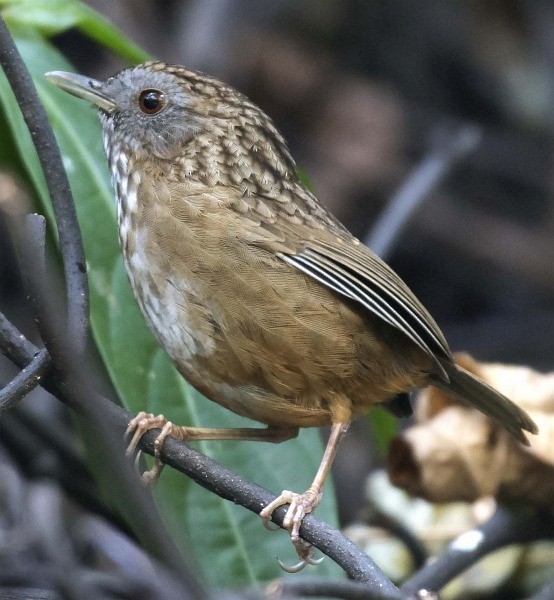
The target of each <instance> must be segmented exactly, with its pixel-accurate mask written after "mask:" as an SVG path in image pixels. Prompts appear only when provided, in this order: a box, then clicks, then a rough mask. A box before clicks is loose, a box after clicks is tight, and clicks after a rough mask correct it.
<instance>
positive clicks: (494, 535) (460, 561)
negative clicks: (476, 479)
mask: <svg viewBox="0 0 554 600" xmlns="http://www.w3.org/2000/svg"><path fill="white" fill-rule="evenodd" d="M553 537H554V519H553V517H552V516H551V515H549V514H548V513H536V512H534V513H531V514H530V513H529V512H518V511H510V510H508V509H506V508H504V507H501V506H500V507H498V509H497V510H496V512H495V513H494V515H493V516H492V517H491V518H490V519H489V520H488V521H486V522H485V523H483V524H482V525H480V526H479V527H477V528H475V529H472V530H471V531H466V532H465V533H463V534H462V535H461V536H459V537H458V538H457V539H456V540H454V542H452V544H450V546H449V548H448V549H447V550H446V552H444V553H443V554H442V555H441V556H439V557H438V558H437V559H436V560H435V561H433V562H432V563H431V564H429V565H427V566H426V567H424V568H423V569H421V570H420V571H418V572H417V573H416V574H415V575H414V576H413V577H411V578H410V579H408V581H406V582H405V583H404V585H403V586H402V587H401V588H400V591H401V592H402V593H404V594H408V595H409V594H413V593H415V592H417V591H418V590H420V589H429V590H436V591H438V590H440V589H441V588H442V587H443V586H444V585H446V584H447V583H448V582H449V581H451V580H452V579H453V578H454V577H455V576H456V575H459V574H460V573H462V572H463V571H464V570H465V569H467V568H468V567H469V566H471V565H472V564H474V563H476V562H477V561H478V560H479V559H480V558H482V557H483V556H485V555H486V554H489V553H490V552H493V551H494V550H498V549H499V548H503V547H504V546H508V545H509V544H515V543H519V544H523V543H526V542H531V541H535V540H541V539H552V538H553Z"/></svg>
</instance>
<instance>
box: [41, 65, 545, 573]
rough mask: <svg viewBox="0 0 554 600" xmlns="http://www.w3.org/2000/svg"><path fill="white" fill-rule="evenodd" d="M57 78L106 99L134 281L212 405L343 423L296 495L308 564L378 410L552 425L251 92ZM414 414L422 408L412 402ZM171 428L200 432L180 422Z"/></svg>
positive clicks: (294, 522) (167, 73) (152, 80)
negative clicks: (443, 311)
mask: <svg viewBox="0 0 554 600" xmlns="http://www.w3.org/2000/svg"><path fill="white" fill-rule="evenodd" d="M51 79H52V80H53V81H54V82H55V83H57V84H58V85H60V87H62V88H64V89H66V90H67V91H69V92H71V93H74V94H75V95H78V96H81V97H86V98H87V99H90V100H92V101H93V102H95V103H96V104H97V105H98V106H99V107H100V114H101V120H102V125H103V131H104V143H105V147H106V153H107V156H108V160H109V163H110V166H111V169H112V173H113V179H114V184H115V188H116V192H117V196H118V207H119V208H118V214H119V233H120V241H121V246H122V250H123V256H124V260H125V266H126V269H127V273H128V275H129V279H130V281H131V285H132V287H133V290H134V293H135V296H136V298H137V300H138V303H139V305H140V307H141V310H142V312H143V314H144V315H145V317H146V320H147V321H148V324H149V326H150V327H151V329H152V331H153V332H154V334H155V335H156V337H157V338H158V340H159V342H160V343H161V344H162V345H163V346H164V348H165V349H166V350H167V352H168V353H169V355H170V357H171V358H172V360H173V362H174V363H175V365H176V367H177V368H178V370H179V371H180V372H181V374H182V375H183V376H184V377H185V378H186V379H187V380H188V381H190V382H191V383H192V385H194V386H195V387H196V388H197V389H199V390H200V391H201V392H203V393H204V394H205V395H206V396H207V397H208V398H210V399H211V400H213V401H215V402H218V403H219V404H221V405H223V406H225V407H226V408H228V409H230V410H232V411H234V412H236V413H238V414H241V415H244V416H247V417H250V418H252V419H255V420H257V421H259V422H261V423H265V424H266V425H268V430H265V431H269V434H267V438H268V441H277V439H279V441H280V440H281V439H283V436H284V437H290V436H291V435H293V433H292V434H290V432H291V431H292V432H294V431H295V430H296V429H297V428H298V427H310V426H318V425H323V424H332V425H333V427H334V430H333V431H334V434H333V435H332V444H333V445H332V447H330V446H328V449H327V454H326V458H325V459H324V461H323V463H322V467H321V468H320V471H319V472H318V475H317V477H316V480H314V484H312V486H311V487H310V489H309V490H308V491H307V492H306V493H305V494H301V495H299V494H296V495H295V494H292V495H291V493H286V494H284V495H283V496H282V497H281V498H280V500H279V502H280V503H283V502H285V501H289V500H292V503H293V506H292V507H291V509H290V510H289V513H288V516H287V518H288V525H289V528H290V529H291V533H292V536H293V539H295V541H296V546H297V549H298V550H299V553H300V554H301V556H302V558H303V559H304V560H305V561H307V562H310V561H311V560H312V559H311V551H310V550H309V549H307V547H306V546H305V545H303V544H302V542H301V541H300V540H298V530H299V527H300V523H301V520H302V518H303V516H304V514H306V513H308V512H310V511H311V510H313V508H314V507H315V506H316V505H317V503H318V502H319V499H320V496H321V487H322V485H323V479H324V478H325V475H326V473H327V471H328V468H329V466H330V462H331V461H332V458H333V456H334V452H335V449H336V444H337V443H338V441H339V439H340V437H341V436H342V435H343V433H344V432H345V431H346V428H347V426H348V424H349V423H350V421H351V420H352V419H354V418H356V417H358V416H361V415H363V414H365V413H367V412H368V411H369V409H370V408H371V406H372V405H374V404H376V403H380V402H386V401H392V400H393V399H394V398H395V397H397V396H398V395H399V394H404V393H406V392H408V391H409V390H411V389H413V388H417V387H422V386H425V385H427V384H429V383H431V382H433V383H436V384H439V385H441V386H443V387H445V388H447V389H449V390H450V391H452V392H454V393H456V394H459V395H460V396H461V397H463V398H464V399H465V400H466V401H468V402H470V403H472V404H474V405H475V406H477V407H478V408H479V409H480V410H482V411H483V412H485V413H486V414H488V415H489V416H491V417H493V418H496V419H498V420H499V421H500V422H502V424H503V425H504V426H505V427H506V428H507V429H508V430H509V431H510V432H511V433H513V434H514V435H515V436H516V437H518V439H520V440H521V441H522V442H525V441H526V438H525V436H524V435H523V433H522V429H523V430H527V431H531V432H533V431H535V430H536V428H535V425H534V423H533V422H532V421H531V419H530V418H529V417H528V416H527V415H526V414H525V413H524V412H523V411H521V410H520V409H519V408H518V407H517V406H515V405H514V404H513V403H511V402H510V401H509V400H508V399H507V398H505V397H504V396H502V395H500V394H499V393H497V392H496V391H494V390H492V388H489V387H488V386H485V385H484V384H483V383H482V382H480V381H479V380H477V379H476V378H474V377H473V376H470V375H468V374H467V373H466V372H464V371H463V370H461V369H459V368H458V367H456V366H455V365H454V363H453V361H452V356H451V354H450V350H449V348H448V345H447V342H446V340H445V339H444V336H443V334H442V333H441V331H440V329H439V328H438V326H437V324H436V323H435V321H434V320H433V319H432V317H431V316H430V315H429V313H428V312H427V311H426V309H425V308H424V307H423V306H422V305H421V303H420V302H419V301H418V300H417V298H416V297H415V296H414V295H413V293H412V292H411V291H410V290H409V288H408V287H407V286H406V285H405V284H404V282H403V281H402V280H401V279H400V278H399V277H398V276H397V275H396V274H395V273H394V272H393V271H392V270H391V269H390V268H389V267H388V266H387V265H386V264H385V263H383V262H382V261H381V260H380V259H379V258H378V257H377V256H375V255H374V254H373V253H372V252H371V251H370V250H369V249H367V248H366V247H365V246H364V245H362V244H361V243H360V242H359V241H358V240H357V239H356V238H354V236H352V235H351V234H350V233H349V232H348V231H347V230H346V229H345V228H344V227H343V226H342V225H341V224H340V223H339V222H338V221H337V220H336V219H335V218H334V217H333V216H332V215H330V214H329V213H328V212H327V211H326V210H325V209H324V208H323V207H322V206H321V205H320V204H319V202H318V201H317V199H316V198H315V197H314V196H313V195H312V194H311V193H310V192H309V191H308V190H306V189H305V188H304V187H303V185H302V184H301V183H300V181H299V180H298V177H297V175H296V168H295V163H294V161H293V159H292V158H291V156H290V153H289V151H288V149H287V147H286V144H285V142H284V140H283V138H282V137H281V135H280V134H279V133H278V131H277V130H276V129H275V127H274V125H273V123H272V122H271V120H270V119H269V117H267V115H265V113H263V111H261V110H260V109H259V108H258V107H257V106H255V105H254V104H252V103H251V102H250V101H249V100H248V99H247V98H246V97H244V96H243V95H241V94H240V93H238V92H237V91H235V90H234V89H232V88H230V87H228V86H226V85H225V84H223V83H221V82H219V81H217V80H216V79H213V78H211V77H208V76H206V75H203V74H200V73H195V72H193V71H189V70H186V69H184V68H182V67H175V66H169V65H166V64H164V63H161V62H151V63H146V64H144V65H139V66H137V67H134V68H132V69H128V70H126V71H123V72H121V73H119V74H118V75H116V76H114V77H113V78H111V79H109V80H108V81H107V82H105V83H101V82H94V81H91V80H87V79H86V78H79V77H78V76H74V75H68V74H59V73H54V74H51ZM95 93H96V94H97V97H98V100H97V101H95V99H94V94H95ZM158 100H159V103H158ZM397 404H398V403H397ZM398 407H399V409H401V410H402V411H404V412H405V409H406V406H405V403H403V404H402V405H400V404H398ZM398 407H397V408H398ZM139 420H140V419H139ZM135 425H136V423H135ZM159 425H160V422H159V421H151V422H150V424H149V425H147V426H159ZM141 427H142V425H141ZM141 431H142V429H141ZM186 431H187V434H186V436H187V439H190V437H191V433H190V432H191V430H190V429H187V430H186ZM207 431H212V432H213V431H216V430H202V432H203V434H202V435H204V434H205V435H208V434H207V433H206V432H207ZM254 431H257V430H254ZM164 432H165V433H164V435H166V434H169V435H176V436H181V437H183V436H185V433H183V432H182V431H181V433H179V429H178V428H175V427H173V426H171V427H166V428H165V429H164ZM279 432H280V433H279ZM335 434H336V435H335ZM198 435H201V434H198ZM215 435H216V434H213V433H212V435H211V438H212V439H213V438H214V436H215ZM279 435H281V437H279ZM220 437H223V434H220ZM227 437H229V436H227ZM231 437H237V436H236V435H231ZM240 437H243V438H244V439H247V438H250V439H260V437H261V438H263V437H264V434H262V433H258V434H252V435H250V436H249V435H248V434H245V435H242V436H240ZM161 441H163V437H162V438H161ZM274 507H275V506H273V505H272V506H271V507H268V508H270V510H268V509H265V511H264V512H263V516H264V518H265V520H266V521H267V520H268V519H269V518H270V516H271V511H272V510H273V508H274Z"/></svg>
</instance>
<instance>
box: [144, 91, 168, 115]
mask: <svg viewBox="0 0 554 600" xmlns="http://www.w3.org/2000/svg"><path fill="white" fill-rule="evenodd" d="M138 102H139V108H140V110H142V112H143V113H145V114H147V115H155V114H156V113H158V112H160V110H162V108H163V107H164V104H165V94H164V93H163V92H160V90H142V92H141V93H140V95H139V99H138Z"/></svg>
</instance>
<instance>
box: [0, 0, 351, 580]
mask: <svg viewBox="0 0 554 600" xmlns="http://www.w3.org/2000/svg"><path fill="white" fill-rule="evenodd" d="M0 3H1V6H2V14H3V16H5V17H6V19H7V21H8V23H9V26H10V28H11V30H12V33H13V35H14V37H15V39H16V43H17V45H18V48H19V50H20V52H21V54H22V56H23V58H24V60H25V62H26V64H27V66H28V68H29V70H30V71H31V74H32V76H33V79H34V81H35V85H36V86H37V90H38V92H39V95H40V98H41V100H42V102H43V103H44V105H45V107H46V110H47V112H48V115H49V118H50V120H51V123H52V125H53V127H54V130H55V133H56V136H57V139H58V143H59V144H60V148H61V152H62V156H63V160H64V164H65V167H66V170H67V173H68V176H69V179H70V184H71V188H72V191H73V194H74V198H75V202H76V206H77V212H78V217H79V222H80V224H81V228H82V234H83V241H84V245H85V252H86V256H87V270H88V274H89V282H90V293H91V325H92V331H93V335H94V339H95V341H96V344H97V346H98V350H99V352H100V354H101V356H102V358H103V360H104V363H105V366H106V369H107V370H108V372H109V374H110V376H111V379H112V382H113V384H114V386H115V388H116V390H117V391H118V393H119V395H120V398H121V400H122V402H123V404H124V405H125V406H126V407H127V408H128V409H129V410H131V411H133V412H137V411H139V410H147V411H151V412H155V413H158V412H163V413H164V414H166V416H167V417H168V418H169V419H171V420H172V421H173V422H176V423H183V424H187V425H191V426H208V425H211V426H222V427H232V426H239V425H240V426H244V425H245V419H242V418H239V417H238V416H236V415H233V414H231V413H228V412H226V411H224V410H223V409H221V408H220V407H219V406H217V405H216V404H214V403H212V402H209V401H207V400H206V399H204V398H203V397H202V396H201V395H200V394H199V393H197V392H196V391H195V390H194V389H192V388H191V387H190V386H189V385H188V384H187V383H186V382H185V381H184V380H183V379H182V378H181V377H180V376H179V375H178V373H177V372H176V371H175V369H174V367H173V366H172V364H171V363H170V361H169V359H168V357H167V355H166V354H165V352H163V351H162V350H161V349H160V348H159V347H158V344H157V343H156V342H155V340H154V338H153V336H152V334H151V333H150V331H149V330H148V328H147V327H146V324H145V322H144V319H143V318H142V316H141V314H140V312H139V310H138V307H137V305H136V303H135V300H134V298H133V295H132V292H131V289H130V286H129V284H128V281H127V277H126V275H125V271H124V268H123V264H122V261H121V257H120V252H119V247H118V243H117V224H116V211H115V202H114V194H113V191H112V188H111V186H110V182H109V173H108V169H107V166H106V160H105V156H104V152H103V149H102V145H101V132H100V125H99V123H98V120H97V118H96V115H95V111H94V110H93V109H92V108H90V107H87V106H86V105H85V104H84V103H83V102H82V101H79V100H77V99H75V98H72V97H70V96H68V95H67V94H65V93H63V92H61V91H60V90H58V89H56V88H55V87H54V86H52V85H50V84H49V83H48V82H47V81H46V79H45V78H44V75H43V74H44V72H46V71H49V70H66V71H70V70H72V67H71V65H70V64H69V63H68V62H67V61H66V60H65V59H64V57H63V56H62V55H61V54H60V53H59V52H58V51H57V50H56V49H55V48H54V47H53V46H52V45H51V44H50V43H49V42H48V41H47V40H46V39H45V35H49V34H53V33H58V32H59V31H61V30H63V29H65V28H67V27H72V26H76V27H78V28H79V29H80V30H81V31H82V32H83V33H86V34H87V35H89V36H90V37H92V38H94V39H95V40H96V41H99V42H100V43H102V44H103V45H105V46H106V47H108V48H110V49H111V50H113V51H114V52H117V53H119V54H120V55H122V56H125V57H126V58H128V59H129V60H132V61H138V60H143V59H144V58H145V57H146V55H145V53H144V52H142V51H141V50H140V49H139V48H137V47H136V46H135V45H134V44H132V43H130V42H128V41H127V40H125V38H124V37H123V36H122V35H121V34H120V33H119V32H118V31H117V30H116V29H115V28H114V27H113V26H112V25H110V24H109V23H108V22H107V21H106V20H105V19H104V18H103V17H101V16H100V15H98V14H97V13H95V12H94V11H92V10H91V9H90V8H88V7H85V6H84V5H82V4H81V3H79V2H75V1H72V0H53V1H46V0H44V1H38V0H35V1H31V0H27V1H25V0H21V1H15V0H14V1H11V2H10V1H5V0H0ZM0 102H1V106H2V112H3V117H4V119H5V122H4V121H0V126H3V127H4V130H2V131H1V132H0V135H2V138H3V139H4V140H5V139H6V138H9V140H10V142H9V143H10V144H11V143H15V145H16V147H17V149H18V152H19V155H20V157H21V160H22V162H23V164H24V166H25V170H26V178H27V181H28V183H29V185H30V187H32V188H34V190H35V192H36V194H37V197H38V199H39V202H40V205H41V207H42V210H43V211H44V213H45V214H46V216H47V218H48V221H49V224H50V227H52V228H54V227H53V223H54V222H53V214H52V209H51V206H50V201H49V197H48V192H47V189H46V186H45V182H44V178H43V175H42V171H41V169H40V165H39V162H38V157H37V155H36V152H35V150H34V148H33V145H32V142H31V138H30V136H29V133H28V131H27V129H26V127H25V124H24V122H23V119H22V117H21V114H20V112H19V109H18V106H17V103H16V101H15V98H14V96H13V94H12V92H11V90H10V88H9V85H8V83H7V80H6V79H5V77H4V76H3V74H2V75H1V76H0ZM6 122H7V124H8V125H9V131H6V130H5V123H6ZM0 166H1V165H0ZM246 424H248V423H246ZM198 447H199V449H200V451H202V452H203V453H205V454H207V455H209V456H211V457H212V458H214V459H215V460H218V461H220V462H222V463H224V464H225V465H226V466H227V467H229V468H231V469H233V470H236V471H237V472H240V473H241V475H243V476H245V477H246V478H248V479H249V480H252V481H254V482H256V483H258V484H260V485H262V486H264V487H266V488H268V489H270V490H272V491H273V492H279V491H280V490H281V489H283V488H287V489H297V490H299V491H301V490H304V489H306V487H307V486H308V485H309V483H310V481H311V479H312V477H313V475H314V474H315V472H316V470H317V466H318V463H319V461H320V459H321V456H322V444H321V441H320V438H319V434H318V431H317V430H315V429H311V430H306V431H303V432H301V434H300V436H299V438H297V439H295V440H291V441H288V442H286V443H284V444H282V445H277V446H276V445H272V444H262V443H253V442H245V443H236V442H200V443H199V444H198ZM155 495H156V496H157V500H158V506H159V508H160V512H161V514H162V517H163V518H164V520H165V522H166V523H167V524H168V527H169V530H170V531H171V532H172V534H173V535H174V536H175V538H176V540H177V542H178V543H181V544H183V543H186V542H185V541H184V539H183V538H182V537H181V536H180V533H179V532H181V531H184V530H185V531H186V532H187V533H188V535H189V536H190V538H191V540H192V543H193V545H194V548H195V550H196V552H197V555H198V560H199V562H200V564H201V565H204V567H205V574H206V577H207V578H208V579H209V580H211V581H212V583H217V584H218V585H219V586H221V585H222V584H224V585H229V586H236V585H244V584H257V583H261V582H264V581H267V580H269V579H272V578H274V577H276V576H278V575H279V574H280V569H279V567H278V564H277V562H276V560H275V557H276V556H280V557H281V558H282V559H284V560H285V561H286V560H287V557H289V559H288V560H290V561H291V562H292V561H294V552H293V550H292V546H291V545H290V541H289V539H288V535H287V534H286V533H285V532H277V533H268V532H266V531H265V530H264V529H263V527H262V524H261V522H260V520H259V518H258V517H256V516H255V515H252V514H251V513H248V512H247V511H245V510H244V509H242V508H240V507H237V506H235V505H232V504H231V503H229V502H227V501H224V500H222V499H220V498H219V497H217V496H215V495H213V494H210V493H208V492H207V491H205V490H204V489H202V488H200V487H199V486H198V485H196V484H192V483H191V482H190V481H189V480H188V479H187V478H186V477H184V476H182V475H181V474H178V473H176V472H172V471H171V470H169V469H168V470H167V472H164V474H163V476H162V477H161V480H160V482H159V483H158V485H157V486H156V490H155ZM119 508H120V509H121V510H123V511H124V510H125V506H120V507H119ZM318 516H319V517H320V518H321V519H324V520H325V521H327V522H328V523H330V524H332V525H336V507H335V501H334V495H333V489H332V485H329V486H328V487H327V489H326V493H325V495H324V498H323V502H322V503H321V505H320V506H319V508H318ZM317 573H318V575H320V576H331V575H332V576H334V577H337V576H340V574H341V573H342V571H341V570H340V569H339V568H338V567H337V566H336V565H335V564H334V563H332V562H331V561H329V560H327V561H325V562H324V563H323V564H322V565H321V566H320V567H318V571H317Z"/></svg>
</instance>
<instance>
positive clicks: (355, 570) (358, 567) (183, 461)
mask: <svg viewBox="0 0 554 600" xmlns="http://www.w3.org/2000/svg"><path fill="white" fill-rule="evenodd" d="M18 342H21V346H20V347H18V348H17V346H18ZM14 347H16V350H15V351H13V349H14ZM0 348H1V349H2V351H3V352H4V353H5V354H6V355H7V356H8V358H10V359H12V360H13V361H14V362H15V363H16V364H17V365H18V366H19V367H20V368H23V367H24V366H25V365H26V364H27V363H28V362H30V361H31V360H32V358H33V356H34V353H35V352H36V350H37V349H36V348H35V347H34V346H32V345H31V347H30V346H29V342H28V341H27V340H26V339H25V338H22V336H21V334H20V333H19V331H17V329H16V328H15V327H14V326H13V325H12V324H11V323H9V321H7V319H6V318H5V317H3V316H2V315H1V313H0ZM10 349H12V353H10ZM25 349H26V350H25ZM22 359H23V360H22ZM43 387H45V389H47V390H48V391H49V392H51V393H52V394H54V395H55V396H57V397H58V398H59V399H60V400H61V401H62V402H64V403H66V404H67V405H69V406H70V407H71V408H73V409H77V410H79V411H80V412H82V411H83V399H82V398H76V397H75V396H76V392H77V390H75V389H74V388H73V386H70V385H68V384H67V383H61V382H60V381H59V380H58V379H57V378H56V379H54V378H48V377H47V378H45V380H44V381H43ZM86 402H87V404H89V405H92V406H94V407H95V409H94V412H95V413H96V415H97V418H100V420H101V421H102V423H103V424H104V427H106V424H108V423H109V424H111V425H112V427H113V433H112V434H111V436H110V437H114V438H115V439H122V436H123V432H124V431H125V429H126V427H127V424H128V422H129V420H130V419H131V418H132V416H133V415H132V414H131V413H129V412H128V411H126V410H124V409H123V408H121V407H119V406H117V405H116V404H115V403H114V402H112V401H111V400H108V399H107V398H105V397H103V396H101V395H99V394H96V393H93V392H92V393H89V398H88V400H87V401H86ZM158 433H159V430H154V429H153V430H151V431H149V432H147V433H146V434H145V435H144V436H143V437H142V438H141V441H140V443H139V446H140V447H141V449H142V450H144V451H145V452H147V453H148V454H153V452H154V441H155V439H156V436H157V435H158ZM122 454H123V453H122V452H121V455H122ZM162 458H163V459H164V462H166V463H167V464H168V465H170V466H172V467H173V468H175V469H177V470H178V471H180V472H181V473H184V474H185V475H187V476H188V477H190V478H191V479H194V481H196V482H197V483H199V484H200V485H201V486H202V487H204V488H206V489H207V490H209V491H211V492H213V493H215V494H217V495H218V496H220V497H221V498H225V499H227V500H231V501H232V502H235V503H236V504H240V505H241V506H243V507H245V508H247V509H248V510H251V511H252V512H254V513H256V514H259V512H260V511H261V509H262V508H264V507H265V506H267V504H269V503H270V502H271V501H272V500H274V499H275V496H274V495H273V494H271V493H270V492H269V491H267V490H265V489H263V488H261V487H259V486H257V485H255V484H253V483H250V482H249V481H246V480H244V479H242V478H241V477H240V476H238V475H237V474H236V473H233V472H232V471H229V470H228V469H226V468H225V467H223V466H222V465H220V464H218V463H217V462H215V461H214V460H212V459H210V458H208V457H207V456H204V455H202V454H200V453H198V452H195V451H194V450H192V449H191V448H189V447H188V446H187V445H186V444H183V443H182V442H178V441H177V440H174V439H171V438H168V439H167V440H166V442H165V444H164V446H163V451H162ZM284 515H285V509H284V508H283V507H281V508H279V509H277V510H276V511H275V513H274V518H273V520H274V521H275V523H277V524H278V525H280V526H282V523H283V518H284ZM300 533H301V535H302V537H303V538H304V539H305V540H306V541H307V542H309V543H311V544H313V545H314V546H315V547H316V548H318V549H319V550H321V552H323V553H324V554H326V555H327V556H329V557H330V558H332V559H333V560H334V561H335V562H336V563H337V564H339V565H340V566H341V567H342V568H343V569H344V570H345V571H346V572H347V573H348V575H350V577H352V578H353V579H355V580H357V581H361V582H367V583H371V584H372V585H374V586H377V587H378V588H379V589H381V590H382V591H383V592H384V593H388V594H389V595H390V596H391V597H395V594H396V597H398V591H397V589H396V587H395V586H394V585H393V584H392V583H391V582H390V580H389V579H388V577H387V576H386V575H385V574H384V573H383V572H382V571H381V570H380V569H379V568H378V567H377V566H376V565H375V563H374V562H373V561H372V560H371V558H370V557H369V556H367V554H365V553H364V552H362V550H360V549H359V548H358V547H357V546H356V545H355V544H354V543H353V542H351V541H350V540H348V539H346V538H345V537H344V536H343V535H342V534H341V533H340V532H339V531H337V530H335V529H333V528H332V527H330V526H329V525H327V524H326V523H324V522H322V521H319V520H318V519H316V518H315V517H313V516H311V515H309V516H307V517H306V518H305V519H304V522H303V525H302V527H301V529H300ZM260 535H261V533H260Z"/></svg>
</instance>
